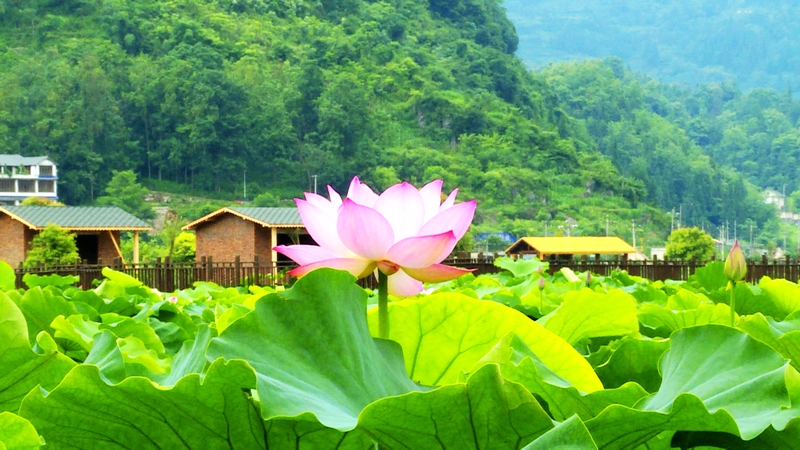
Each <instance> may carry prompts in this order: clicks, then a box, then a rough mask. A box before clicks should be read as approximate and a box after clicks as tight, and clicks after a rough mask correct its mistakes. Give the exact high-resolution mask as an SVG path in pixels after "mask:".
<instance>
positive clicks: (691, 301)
mask: <svg viewBox="0 0 800 450" xmlns="http://www.w3.org/2000/svg"><path fill="white" fill-rule="evenodd" d="M701 304H713V302H711V301H710V300H709V299H708V297H706V296H705V295H702V294H695V293H694V292H692V291H690V290H688V289H681V290H679V291H678V292H676V293H675V294H673V295H671V296H670V297H669V299H668V300H667V307H668V308H669V309H672V310H678V311H683V310H687V309H695V308H697V307H699V306H700V305H701Z"/></svg>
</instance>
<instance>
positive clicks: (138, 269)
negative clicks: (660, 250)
mask: <svg viewBox="0 0 800 450" xmlns="http://www.w3.org/2000/svg"><path fill="white" fill-rule="evenodd" d="M444 264H448V265H452V266H457V267H464V268H467V269H473V270H474V271H475V272H474V273H475V274H476V275H480V274H484V273H494V272H498V271H499V270H500V269H498V268H497V267H495V266H494V259H493V258H492V257H481V258H457V259H450V260H447V261H444ZM705 264H706V263H705V262H693V261H624V260H620V261H585V260H566V261H563V260H561V261H550V270H549V272H550V273H555V272H556V271H558V270H560V269H561V268H562V267H569V268H570V269H572V270H574V271H576V272H585V271H587V270H588V271H591V272H592V273H595V274H598V275H609V274H610V273H611V272H612V271H613V270H615V269H622V270H626V271H627V272H628V273H630V274H631V275H635V276H640V277H644V278H647V279H650V280H662V281H663V280H668V279H669V280H686V279H688V278H689V277H690V276H691V275H693V274H694V273H695V271H696V270H697V268H699V267H703V266H704V265H705ZM106 266H108V267H110V268H112V269H114V270H117V271H120V272H123V273H126V274H128V275H130V276H132V277H134V278H136V279H138V280H140V281H141V282H142V283H144V284H145V285H146V286H149V287H153V288H156V289H158V290H160V291H162V292H172V291H175V290H178V289H187V288H191V287H192V284H193V283H194V282H196V281H212V282H214V283H216V284H219V285H220V286H250V285H260V286H267V285H268V286H274V285H280V284H290V283H291V282H292V281H293V280H292V277H291V276H289V275H287V274H286V272H288V271H289V270H291V269H292V268H294V267H296V265H295V264H293V263H288V264H279V265H274V264H260V263H259V261H258V259H256V260H255V261H250V262H242V261H240V260H239V258H236V260H235V261H234V262H216V261H212V260H211V258H202V259H201V260H200V261H198V262H197V263H182V262H174V261H170V260H169V259H165V260H161V259H157V260H156V262H153V263H142V264H122V263H121V262H120V261H114V262H112V263H111V264H108V265H104V264H85V263H82V264H73V265H59V266H48V267H44V266H42V267H31V268H23V267H19V268H17V269H16V275H17V281H16V284H17V287H19V288H24V287H25V283H24V282H23V277H24V276H25V274H26V273H31V274H37V275H50V274H57V275H77V276H78V277H79V278H80V280H79V281H78V283H77V286H79V287H81V288H83V289H92V288H93V287H94V286H95V285H96V284H97V283H98V282H99V280H102V279H103V275H102V270H103V267H106ZM763 276H769V277H770V278H785V279H787V280H790V281H793V282H797V281H798V279H799V278H800V261H798V260H791V259H789V258H786V259H785V260H778V261H767V260H766V258H764V259H762V260H760V261H749V262H748V264H747V281H749V282H751V283H756V282H758V280H760V279H761V277H763ZM359 284H360V285H361V286H363V287H367V288H371V289H375V288H376V287H377V281H376V280H375V279H374V277H366V278H363V279H361V280H359Z"/></svg>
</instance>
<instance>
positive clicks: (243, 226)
mask: <svg viewBox="0 0 800 450" xmlns="http://www.w3.org/2000/svg"><path fill="white" fill-rule="evenodd" d="M183 230H194V231H195V234H196V235H197V257H198V258H201V257H204V256H205V257H211V258H212V259H213V260H214V261H218V262H230V261H234V260H235V258H236V257H237V256H238V257H240V258H241V260H242V261H254V260H255V259H256V257H257V258H258V260H259V261H261V262H264V263H268V264H273V263H277V262H282V261H287V262H288V260H285V259H284V257H283V255H278V253H277V252H275V250H273V248H274V247H275V246H276V245H290V244H298V243H301V244H314V241H313V240H312V239H311V238H310V236H309V235H308V233H307V232H306V229H305V226H304V225H303V220H302V219H301V218H300V213H299V212H298V211H297V208H255V207H238V206H236V207H225V208H221V209H218V210H216V211H214V212H212V213H210V214H207V215H205V216H203V217H201V218H199V219H197V220H195V221H193V222H190V223H188V224H186V225H185V226H184V227H183Z"/></svg>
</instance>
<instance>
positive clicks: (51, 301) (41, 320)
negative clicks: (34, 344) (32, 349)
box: [19, 287, 78, 338]
mask: <svg viewBox="0 0 800 450" xmlns="http://www.w3.org/2000/svg"><path fill="white" fill-rule="evenodd" d="M19 309H20V310H21V311H22V313H23V314H24V315H25V319H26V321H27V323H28V336H29V337H31V338H33V337H36V335H38V334H39V332H40V331H46V332H48V333H49V334H50V335H51V336H54V335H55V330H53V328H52V327H51V326H50V324H51V323H52V322H53V320H55V318H56V317H58V316H64V317H69V316H72V315H76V314H78V311H77V310H76V309H75V306H73V305H72V303H70V302H68V301H67V300H66V299H65V298H64V296H63V295H60V294H59V295H56V294H55V293H54V292H53V291H52V290H51V289H50V288H47V289H42V288H40V287H35V288H31V289H28V290H27V291H25V294H24V295H23V296H22V299H21V301H20V304H19Z"/></svg>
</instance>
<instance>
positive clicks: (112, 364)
mask: <svg viewBox="0 0 800 450" xmlns="http://www.w3.org/2000/svg"><path fill="white" fill-rule="evenodd" d="M83 363H84V364H91V365H94V366H97V368H98V369H99V370H100V377H101V378H103V380H104V381H105V382H107V383H110V384H116V383H120V382H121V381H122V380H124V379H125V378H127V377H128V370H127V369H126V368H125V358H124V357H123V356H122V351H121V350H120V349H119V345H117V337H116V336H114V334H113V333H111V332H110V331H102V332H100V333H98V334H97V335H96V336H95V338H94V345H93V346H92V350H91V351H90V352H89V355H88V356H87V357H86V361H84V362H83Z"/></svg>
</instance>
